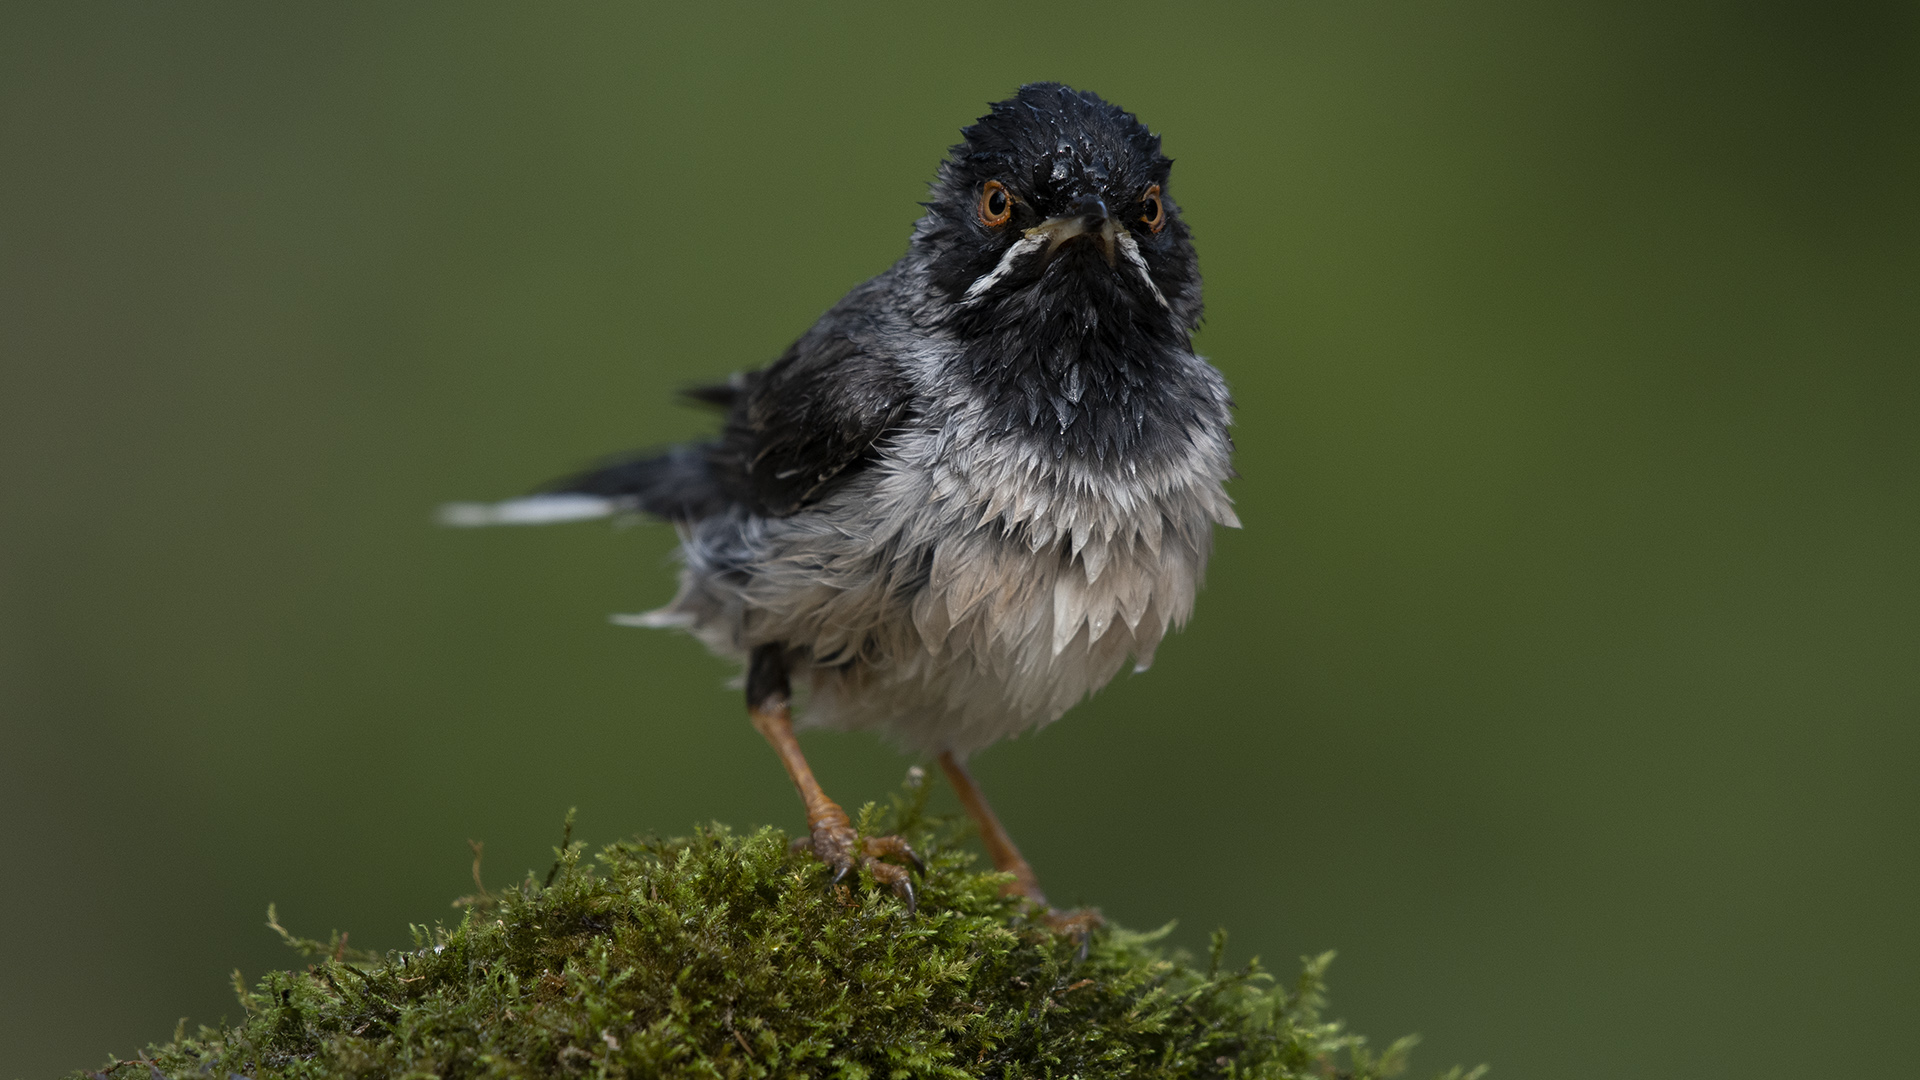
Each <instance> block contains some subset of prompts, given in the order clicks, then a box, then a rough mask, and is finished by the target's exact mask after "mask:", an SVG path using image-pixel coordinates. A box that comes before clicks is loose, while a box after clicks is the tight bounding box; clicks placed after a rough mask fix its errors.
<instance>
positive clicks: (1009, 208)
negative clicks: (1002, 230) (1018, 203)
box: [980, 180, 1013, 225]
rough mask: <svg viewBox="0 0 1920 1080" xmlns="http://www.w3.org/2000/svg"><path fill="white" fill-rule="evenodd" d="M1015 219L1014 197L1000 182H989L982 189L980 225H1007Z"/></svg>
mask: <svg viewBox="0 0 1920 1080" xmlns="http://www.w3.org/2000/svg"><path fill="white" fill-rule="evenodd" d="M1012 218H1013V196H1012V195H1009V194H1008V193H1007V186H1006V185H1005V184H1002V183H1001V182H1000V181H998V180H989V181H987V182H986V185H985V186H984V187H982V188H981V189H980V224H982V225H1005V224H1006V223H1007V222H1008V221H1009V220H1011V219H1012Z"/></svg>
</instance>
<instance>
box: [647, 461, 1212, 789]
mask: <svg viewBox="0 0 1920 1080" xmlns="http://www.w3.org/2000/svg"><path fill="white" fill-rule="evenodd" d="M947 444H948V435H947V434H946V433H943V432H941V431H938V430H926V431H920V432H909V433H906V434H904V435H902V436H900V437H899V438H898V439H897V440H896V441H895V443H894V445H893V446H891V447H890V448H889V453H888V455H887V457H886V459H885V460H883V461H882V462H881V463H878V464H876V465H875V466H874V467H873V468H872V469H870V470H869V471H868V473H867V474H865V475H863V476H862V477H861V478H860V479H858V480H857V481H855V482H854V483H852V484H850V485H848V486H847V487H846V488H843V489H841V490H840V491H839V492H837V493H836V494H835V495H834V496H832V497H831V498H829V499H828V500H826V501H825V502H823V503H821V504H820V505H818V506H817V507H814V508H811V509H810V510H808V511H806V512H803V513H801V514H796V515H794V516H792V517H788V518H776V519H766V518H755V517H750V516H746V515H738V516H734V517H729V518H720V519H713V520H710V521H706V522H702V523H700V524H699V525H698V526H696V527H695V528H694V529H693V530H692V531H691V532H690V533H689V534H688V535H687V536H686V538H685V543H684V545H683V548H684V552H685V555H686V560H687V565H686V568H685V570H684V572H683V575H682V583H681V591H680V595H679V596H678V597H676V599H675V600H674V602H673V604H672V605H670V606H669V607H668V608H667V609H666V610H665V611H664V612H663V613H662V615H663V616H666V617H667V618H665V619H663V620H662V621H672V622H676V623H679V624H681V625H686V626H688V628H689V629H691V630H692V631H693V632H694V633H695V634H696V635H698V636H699V637H700V638H701V639H702V640H703V641H705V642H706V643H707V644H708V645H709V646H710V647H712V648H714V649H715V650H716V651H717V652H720V653H722V654H723V655H728V656H733V657H744V656H745V654H746V653H747V651H749V650H750V649H752V648H753V647H754V646H757V645H760V644H763V643H766V642H776V641H777V642H782V643H784V644H786V645H787V646H788V647H789V648H791V649H796V650H803V651H804V657H802V658H801V660H802V662H803V663H805V664H806V668H805V670H796V671H795V672H794V675H795V683H796V685H798V686H802V687H805V688H807V689H808V690H809V691H810V692H809V693H807V694H806V699H805V700H804V701H803V703H802V711H801V715H800V720H801V724H802V726H807V727H828V728H835V729H856V728H857V729H874V730H879V731H881V732H883V733H885V734H886V735H888V736H889V737H891V738H892V739H894V740H895V741H897V742H899V743H900V744H902V745H903V746H905V747H907V748H910V749H913V750H917V751H921V752H930V753H931V752H940V751H947V750H951V751H954V752H956V753H959V754H962V755H965V754H967V753H970V752H972V751H974V750H978V749H981V748H983V747H985V746H987V745H989V744H991V743H993V742H995V741H997V740H999V739H1002V738H1005V737H1007V736H1009V735H1012V734H1015V733H1017V732H1020V731H1022V730H1025V729H1027V728H1030V727H1035V726H1039V725H1044V724H1046V723H1048V722H1050V721H1052V720H1054V719H1057V718H1058V717H1059V716H1060V715H1061V714H1062V713H1064V712H1065V711H1066V710H1067V709H1068V708H1070V707H1071V706H1073V705H1074V703H1076V702H1078V701H1079V700H1080V699H1081V698H1083V697H1085V696H1086V695H1088V694H1090V693H1092V692H1093V691H1095V690H1098V689H1099V688H1100V687H1102V686H1104V685H1105V684H1106V683H1107V682H1108V681H1109V680H1111V679H1112V678H1113V677H1114V675H1115V674H1117V673H1118V672H1119V670H1120V668H1121V667H1122V666H1123V665H1124V664H1125V663H1126V661H1127V659H1128V658H1129V657H1132V658H1133V659H1134V662H1135V663H1136V665H1137V666H1139V667H1141V668H1144V667H1145V666H1146V665H1147V664H1149V663H1150V662H1151V661H1152V659H1153V654H1154V650H1155V649H1156V648H1157V647H1158V646H1159V644H1160V640H1161V638H1162V637H1163V636H1164V635H1165V634H1166V632H1167V629H1168V628H1169V627H1170V626H1174V625H1178V624H1181V623H1184V622H1185V621H1186V618H1187V616H1188V615H1189V614H1190V613H1191V611H1192V610H1193V599H1194V593H1195V590H1196V589H1197V588H1198V586H1199V583H1200V579H1201V576H1202V574H1203V572H1204V570H1205V567H1206V561H1207V555H1208V552H1209V550H1210V548H1211V537H1212V526H1213V524H1214V523H1215V522H1220V523H1223V524H1228V525H1237V524H1238V522H1237V521H1235V520H1234V517H1233V511H1232V509H1231V508H1230V506H1229V504H1228V500H1227V498H1226V495H1225V493H1224V492H1223V491H1222V490H1221V487H1220V484H1221V481H1223V480H1224V479H1225V478H1226V475H1227V465H1226V454H1227V448H1226V446H1225V440H1224V436H1223V437H1222V439H1221V445H1220V446H1219V447H1217V448H1216V447H1203V448H1198V449H1196V451H1195V453H1196V455H1200V456H1202V457H1204V458H1205V460H1202V461H1196V462H1182V463H1175V465H1174V466H1168V467H1163V468H1158V469H1151V470H1138V471H1135V470H1115V469H1107V470H1104V471H1102V472H1100V473H1098V474H1090V473H1089V472H1087V471H1084V470H1080V471H1077V470H1075V469H1074V468H1071V467H1068V466H1064V465H1060V464H1057V463H1053V462H1044V463H1042V462H1033V461H1025V460H1014V459H987V460H972V461H965V462H956V461H954V460H952V456H951V455H950V454H948V453H946V452H945V451H946V448H947ZM1176 477H1177V478H1178V479H1174V478H1176Z"/></svg>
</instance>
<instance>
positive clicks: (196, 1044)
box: [89, 792, 1459, 1080]
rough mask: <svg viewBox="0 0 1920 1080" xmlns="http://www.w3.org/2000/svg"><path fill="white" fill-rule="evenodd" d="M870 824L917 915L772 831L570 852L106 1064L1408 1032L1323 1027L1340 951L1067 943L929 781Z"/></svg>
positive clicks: (327, 1069) (1344, 1048)
mask: <svg viewBox="0 0 1920 1080" xmlns="http://www.w3.org/2000/svg"><path fill="white" fill-rule="evenodd" d="M861 817H862V822H861V826H862V829H863V831H873V832H879V831H883V830H884V831H900V832H902V833H905V834H907V835H909V836H910V837H911V838H912V839H913V840H914V841H915V843H916V846H917V847H918V848H919V850H920V851H921V852H922V853H923V854H924V855H926V857H927V864H928V865H927V873H926V875H925V878H924V888H923V889H922V891H921V897H920V905H919V911H918V912H917V913H916V914H913V915H908V914H906V912H905V909H904V908H903V906H902V905H901V904H900V902H899V901H897V900H895V899H894V898H893V897H892V896H890V895H888V894H885V893H883V892H881V891H879V890H877V889H874V888H872V887H871V883H866V882H863V883H859V884H856V885H854V886H853V887H848V886H846V885H840V886H830V885H829V884H828V882H827V878H826V871H825V868H824V867H822V866H821V865H820V864H819V863H818V862H816V861H815V860H813V859H812V858H810V857H807V856H804V855H797V854H793V853H791V852H790V851H789V849H788V843H787V838H786V837H785V836H783V835H781V834H780V833H778V832H775V831H773V830H769V829H763V830H761V831H759V832H757V833H754V834H752V835H750V836H737V835H732V834H730V833H728V832H727V831H726V830H724V829H720V828H714V829H711V830H707V831H702V832H700V833H698V834H696V835H695V836H693V837H691V838H688V839H678V840H664V841H636V842H631V843H618V844H614V845H612V846H610V847H607V848H605V849H604V850H602V851H601V852H599V854H598V855H597V856H596V858H595V859H593V860H587V859H585V858H584V846H583V845H581V844H564V845H563V847H562V848H560V849H559V850H558V851H557V852H556V854H557V856H558V859H557V861H556V863H555V865H554V868H553V870H552V872H551V873H549V874H548V875H547V876H546V878H545V880H535V879H533V878H531V877H529V878H528V880H527V881H525V882H523V883H521V884H520V885H518V886H515V887H513V888H509V889H506V890H504V891H501V892H497V893H492V894H488V893H486V892H484V891H483V892H482V894H481V895H479V896H475V897H468V898H466V899H465V900H463V901H461V903H462V904H463V906H464V907H465V915H464V917H463V918H462V919H461V920H460V921H459V922H458V924H457V925H453V926H435V927H432V928H426V927H414V928H413V936H414V944H415V947H414V948H413V949H411V950H407V951H401V952H393V953H388V954H386V955H383V956H376V955H372V954H365V953H358V952H355V951H353V950H349V949H347V948H346V947H345V939H344V938H342V937H336V938H335V940H333V941H332V942H318V941H307V940H302V939H298V938H294V937H292V936H291V935H287V937H288V941H289V943H290V944H292V945H293V946H295V947H296V948H299V949H302V950H303V951H305V952H307V953H308V954H309V956H310V957H311V958H313V959H314V960H315V962H314V963H313V964H312V965H311V966H310V967H308V968H307V969H306V970H305V971H288V972H276V973H273V974H270V975H268V976H267V977H266V978H264V979H262V980H261V981H260V983H259V984H258V985H257V986H255V987H253V988H252V989H248V988H246V987H245V986H244V985H243V984H241V983H240V980H239V975H238V973H236V974H235V982H236V990H237V991H238V992H239V994H240V1001H241V1004H242V1006H243V1007H244V1009H245V1017H244V1019H243V1021H242V1022H241V1023H240V1024H239V1025H238V1026H236V1027H231V1028H225V1029H216V1028H207V1027H203V1028H201V1029H200V1031H199V1032H198V1033H197V1034H195V1035H193V1036H191V1037H188V1036H185V1035H184V1034H181V1033H177V1034H176V1037H175V1039H174V1041H172V1042H170V1043H168V1044H166V1045H164V1046H154V1047H151V1048H149V1050H148V1051H147V1053H146V1054H145V1055H144V1056H143V1057H142V1058H139V1059H134V1060H132V1061H126V1062H115V1063H113V1064H111V1065H109V1066H108V1067H107V1068H106V1069H104V1070H101V1072H100V1073H93V1074H89V1075H92V1076H101V1075H103V1074H108V1073H116V1072H117V1073H118V1075H119V1076H120V1077H121V1078H122V1080H126V1078H135V1080H161V1078H181V1077H187V1076H211V1077H218V1078H220V1080H229V1077H232V1076H235V1075H237V1076H239V1077H244V1078H262V1077H395V1078H398V1077H430V1076H431V1077H445V1078H453V1077H546V1076H555V1077H558V1076H566V1077H581V1076H593V1077H627V1076H633V1077H654V1076H676V1077H677V1076H701V1077H722V1078H734V1077H776V1076H822V1077H843V1078H846V1080H865V1078H869V1077H875V1078H878V1077H886V1078H889V1080H893V1078H907V1077H923V1076H926V1077H932V1076H943V1077H1006V1078H1014V1077H1069V1076H1078V1077H1203V1076H1206V1077H1212V1076H1220V1077H1241V1076H1248V1077H1272V1078H1281V1077H1330V1076H1337V1077H1353V1078H1356V1080H1358V1078H1363V1077H1376V1076H1386V1075H1391V1074H1392V1073H1393V1072H1396V1071H1397V1070H1398V1069H1399V1067H1400V1064H1401V1062H1402V1061H1403V1059H1404V1057H1405V1053H1406V1050H1407V1048H1408V1046H1410V1045H1411V1042H1412V1040H1411V1039H1403V1040H1401V1041H1400V1042H1398V1043H1395V1044H1394V1045H1393V1046H1392V1047H1390V1048H1388V1049H1387V1050H1386V1051H1385V1052H1384V1053H1378V1054H1376V1053H1374V1052H1371V1051H1370V1050H1369V1049H1368V1048H1367V1046H1366V1044H1365V1042H1364V1040H1362V1039H1361V1038H1360V1037H1358V1036H1355V1035H1350V1034H1347V1033H1346V1032H1344V1031H1343V1030H1342V1029H1341V1027H1340V1025H1339V1024H1337V1023H1329V1022H1325V1021H1323V1020H1322V1019H1321V1017H1320V1008H1321V1006H1322V998H1321V987H1322V973H1323V972H1324V971H1325V969H1326V965H1327V962H1328V960H1329V959H1330V958H1331V956H1330V954H1329V956H1322V957H1319V958H1317V959H1313V960H1309V961H1308V962H1307V964H1306V969H1305V971H1304V972H1302V974H1301V975H1300V977H1299V979H1298V980H1297V981H1296V982H1295V983H1294V985H1293V986H1292V987H1290V988H1286V987H1280V986H1277V985H1275V984H1274V982H1273V981H1272V980H1271V979H1270V978H1269V977H1268V976H1267V975H1266V974H1265V973H1263V972H1262V971H1261V970H1260V968H1259V966H1258V964H1257V963H1250V964H1248V965H1247V966H1245V967H1242V968H1237V969H1231V970H1229V969H1227V968H1224V967H1223V966H1222V963H1221V960H1222V953H1223V952H1224V950H1225V937H1224V935H1218V934H1217V935H1215V938H1214V944H1213V950H1212V956H1211V958H1210V959H1209V960H1208V961H1207V962H1205V963H1203V964H1195V963H1193V962H1190V961H1188V960H1187V959H1186V958H1184V957H1181V956H1177V955H1174V956H1169V955H1166V954H1163V953H1162V952H1161V951H1160V950H1159V949H1157V948H1155V946H1154V944H1153V943H1154V939H1155V938H1156V937H1157V936H1158V935H1156V934H1138V933H1131V932H1128V931H1125V930H1122V929H1119V928H1117V927H1106V928H1103V929H1100V930H1097V931H1095V932H1094V933H1093V934H1092V935H1091V936H1090V937H1089V938H1087V939H1085V940H1084V941H1082V940H1076V939H1074V938H1070V937H1062V936H1058V935H1056V934H1054V933H1052V932H1051V931H1050V930H1048V928H1047V927H1046V926H1045V925H1044V924H1043V923H1040V922H1038V921H1037V920H1035V919H1034V918H1032V917H1030V914H1029V913H1027V912H1023V911H1022V909H1021V907H1020V906H1019V905H1018V904H1016V903H1015V902H1013V901H1010V900H1008V899H1006V898H1004V897H1002V896H1001V895H1000V892H999V886H1000V883H1001V882H1002V881H1003V880H1004V878H1003V877H1002V876H1000V875H995V874H983V873H978V872H975V871H973V870H972V869H971V868H970V867H971V864H972V862H973V857H972V856H971V855H969V854H968V853H966V852H965V851H963V850H961V849H960V848H958V847H956V846H955V844H954V842H953V841H954V840H955V839H956V836H955V834H954V833H953V832H952V830H951V826H950V824H946V823H941V822H929V821H927V820H925V819H923V818H922V817H921V814H920V812H919V795H918V793H917V792H915V793H910V795H909V797H907V798H904V799H901V800H897V801H896V804H895V806H894V808H893V810H891V811H889V812H886V813H881V814H876V813H875V812H873V810H872V808H869V809H868V811H867V812H866V813H863V814H862V815H861ZM569 824H570V823H569ZM477 878H478V874H477V872H476V880H477ZM271 925H273V926H274V927H275V929H279V926H278V923H277V921H276V922H273V923H271ZM281 932H282V933H283V935H284V934H285V931H281ZM125 1066H131V1067H132V1069H133V1070H134V1071H131V1072H130V1071H126V1069H125V1068H123V1067H125ZM1450 1075H1455V1076H1458V1075H1459V1074H1458V1071H1457V1070H1456V1072H1455V1073H1454V1074H1450Z"/></svg>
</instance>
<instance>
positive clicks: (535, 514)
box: [439, 495, 619, 528]
mask: <svg viewBox="0 0 1920 1080" xmlns="http://www.w3.org/2000/svg"><path fill="white" fill-rule="evenodd" d="M617 509H619V507H618V506H617V505H616V504H615V503H614V501H613V500H612V499H603V498H601V497H599V496H598V495H529V496H527V497H526V498H524V499H508V500H507V501H506V502H497V503H448V504H446V505H445V506H442V507H441V508H440V514H439V518H440V524H442V525H452V526H455V527H458V528H473V527H476V526H480V525H552V524H554V523H555V522H561V521H591V520H593V519H594V518H603V517H611V516H612V515H613V513H614V511H615V510H617Z"/></svg>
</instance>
